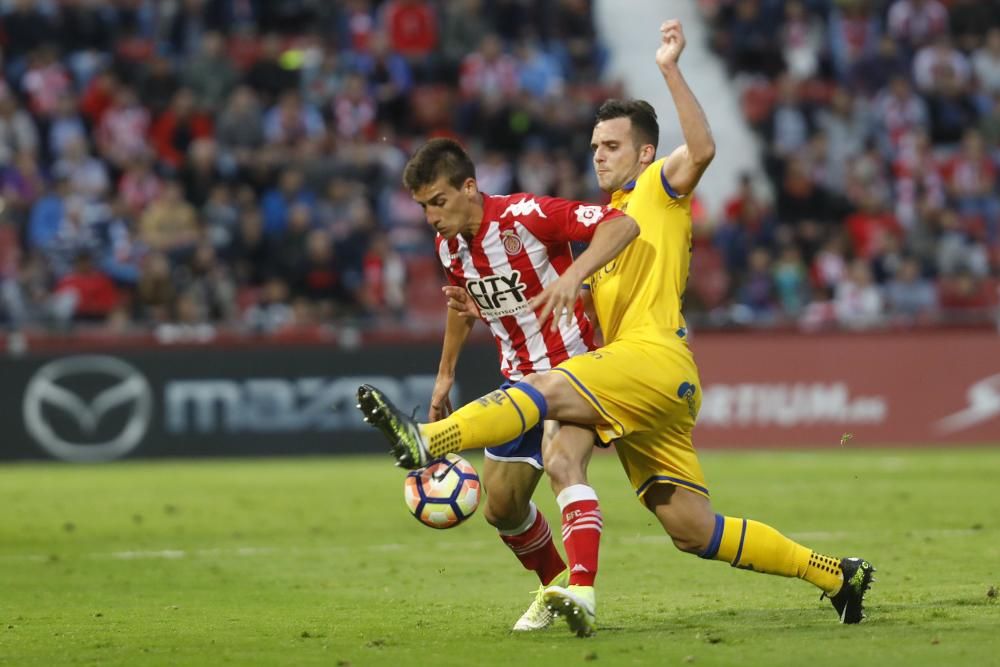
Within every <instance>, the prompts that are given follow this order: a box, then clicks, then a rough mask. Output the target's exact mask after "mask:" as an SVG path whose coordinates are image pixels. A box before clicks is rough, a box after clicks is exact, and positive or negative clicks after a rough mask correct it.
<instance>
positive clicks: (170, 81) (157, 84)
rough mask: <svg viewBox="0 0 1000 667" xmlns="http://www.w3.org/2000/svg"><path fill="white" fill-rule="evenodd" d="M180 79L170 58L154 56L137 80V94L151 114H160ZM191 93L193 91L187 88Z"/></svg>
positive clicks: (171, 98)
mask: <svg viewBox="0 0 1000 667" xmlns="http://www.w3.org/2000/svg"><path fill="white" fill-rule="evenodd" d="M180 85H181V84H180V81H179V79H178V78H177V74H176V73H175V72H174V68H173V65H172V64H171V62H170V60H168V59H167V58H165V57H164V56H154V57H153V58H152V59H151V60H150V61H149V67H148V68H146V70H145V71H144V72H143V75H142V77H141V79H140V81H139V94H140V95H141V97H142V101H143V103H144V104H146V105H147V106H148V107H149V110H150V112H151V113H152V115H153V116H160V115H161V114H162V113H163V112H164V111H166V109H167V106H168V105H169V104H170V102H171V101H172V100H173V99H174V96H175V95H176V93H177V89H178V88H180ZM188 90H189V91H190V92H191V93H192V94H193V91H191V89H190V88H189V89H188Z"/></svg>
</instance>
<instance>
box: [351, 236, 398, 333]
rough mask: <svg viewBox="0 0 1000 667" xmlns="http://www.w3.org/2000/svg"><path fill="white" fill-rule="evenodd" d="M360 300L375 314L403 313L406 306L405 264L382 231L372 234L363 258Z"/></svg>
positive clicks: (392, 314)
mask: <svg viewBox="0 0 1000 667" xmlns="http://www.w3.org/2000/svg"><path fill="white" fill-rule="evenodd" d="M363 264H364V281H363V284H364V290H363V294H362V299H361V300H362V303H363V304H364V307H365V309H366V310H367V311H368V312H369V313H371V314H373V315H375V316H376V317H379V316H385V315H388V316H389V317H391V318H393V319H399V318H401V317H402V316H403V312H404V306H405V305H406V266H405V264H404V263H403V259H402V257H400V256H399V255H398V254H397V253H396V252H395V251H393V249H392V246H391V245H390V244H389V240H388V238H387V237H386V236H385V235H384V234H375V235H374V236H373V237H372V241H371V245H370V246H369V248H368V251H367V252H366V253H365V257H364V262H363Z"/></svg>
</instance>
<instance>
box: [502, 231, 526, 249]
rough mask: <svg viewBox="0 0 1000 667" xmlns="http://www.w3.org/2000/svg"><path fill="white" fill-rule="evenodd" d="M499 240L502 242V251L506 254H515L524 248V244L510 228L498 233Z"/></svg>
mask: <svg viewBox="0 0 1000 667" xmlns="http://www.w3.org/2000/svg"><path fill="white" fill-rule="evenodd" d="M500 240H501V242H502V243H503V249H504V252H506V253H507V254H508V255H516V254H517V253H519V252H521V251H522V250H523V249H524V244H523V243H521V239H520V237H518V235H517V233H515V232H514V230H512V229H508V230H507V231H505V232H503V233H502V234H500Z"/></svg>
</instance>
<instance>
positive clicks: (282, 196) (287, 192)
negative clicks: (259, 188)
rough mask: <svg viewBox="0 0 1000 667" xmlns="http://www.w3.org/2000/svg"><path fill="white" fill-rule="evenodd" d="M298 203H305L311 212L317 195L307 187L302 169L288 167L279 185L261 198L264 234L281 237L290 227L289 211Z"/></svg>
mask: <svg viewBox="0 0 1000 667" xmlns="http://www.w3.org/2000/svg"><path fill="white" fill-rule="evenodd" d="M296 204H303V205H305V206H306V207H307V209H308V210H309V211H310V214H311V212H312V211H313V210H314V209H315V206H316V195H315V193H313V192H312V190H309V189H307V188H306V187H305V179H304V177H303V174H302V172H301V171H298V170H296V169H288V170H286V171H285V172H284V173H282V174H281V177H280V181H279V183H278V187H277V188H274V189H271V190H269V191H268V192H266V193H265V194H264V197H263V199H261V210H262V211H263V213H264V235H265V236H267V237H269V238H279V237H281V236H283V235H284V234H285V231H286V229H287V228H288V222H289V213H290V211H291V209H292V207H293V206H295V205H296Z"/></svg>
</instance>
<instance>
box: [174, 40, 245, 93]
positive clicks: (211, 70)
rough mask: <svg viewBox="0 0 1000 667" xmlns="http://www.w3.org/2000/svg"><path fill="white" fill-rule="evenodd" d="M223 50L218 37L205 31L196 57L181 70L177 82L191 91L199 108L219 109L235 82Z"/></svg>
mask: <svg viewBox="0 0 1000 667" xmlns="http://www.w3.org/2000/svg"><path fill="white" fill-rule="evenodd" d="M224 47H225V44H224V42H223V39H222V35H220V34H219V33H217V32H206V33H205V34H204V35H203V36H202V38H201V51H200V54H199V55H198V56H197V57H196V58H193V59H191V60H188V61H187V64H186V66H185V67H184V69H183V70H182V75H181V82H182V83H183V84H184V85H185V86H187V87H189V88H190V89H191V90H192V91H194V94H195V97H196V98H197V101H198V106H200V107H201V108H203V109H219V108H221V107H222V105H223V104H225V102H226V98H227V97H229V93H230V92H232V90H233V88H235V87H236V84H237V83H238V79H237V74H236V70H234V69H233V66H232V65H231V64H230V62H229V58H228V57H227V56H226V53H225V51H224Z"/></svg>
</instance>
